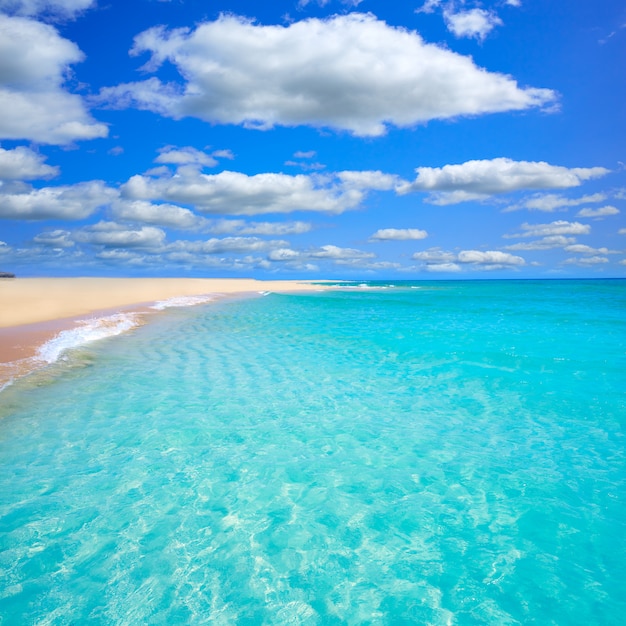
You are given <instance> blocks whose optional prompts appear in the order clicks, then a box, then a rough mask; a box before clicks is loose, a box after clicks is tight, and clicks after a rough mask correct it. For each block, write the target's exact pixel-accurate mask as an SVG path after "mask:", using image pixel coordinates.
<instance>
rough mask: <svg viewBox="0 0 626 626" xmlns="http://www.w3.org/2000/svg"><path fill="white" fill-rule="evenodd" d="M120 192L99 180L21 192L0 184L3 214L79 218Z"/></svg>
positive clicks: (62, 218)
mask: <svg viewBox="0 0 626 626" xmlns="http://www.w3.org/2000/svg"><path fill="white" fill-rule="evenodd" d="M117 195H118V194H117V191H115V190H114V189H111V188H109V187H107V186H106V185H105V184H104V183H103V182H102V181H99V180H93V181H88V182H84V183H78V184H76V185H71V186H59V187H44V188H42V189H28V190H26V191H23V192H20V193H3V191H2V188H1V187H0V218H7V219H20V220H45V219H59V220H78V219H83V218H86V217H89V216H90V215H91V214H92V213H93V212H94V211H95V210H96V209H98V208H99V207H101V206H104V205H106V204H109V203H110V202H112V201H113V200H115V198H117Z"/></svg>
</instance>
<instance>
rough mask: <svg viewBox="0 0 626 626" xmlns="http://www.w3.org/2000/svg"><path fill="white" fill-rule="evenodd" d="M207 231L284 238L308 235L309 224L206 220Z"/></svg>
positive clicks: (219, 233) (221, 233) (220, 233)
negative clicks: (285, 236)
mask: <svg viewBox="0 0 626 626" xmlns="http://www.w3.org/2000/svg"><path fill="white" fill-rule="evenodd" d="M206 224H207V226H206V230H208V231H209V232H212V233H214V234H216V235H225V234H238V235H265V236H284V235H301V234H303V233H308V232H309V231H310V230H311V228H312V225H311V224H310V223H309V222H299V221H296V222H246V221H245V220H206Z"/></svg>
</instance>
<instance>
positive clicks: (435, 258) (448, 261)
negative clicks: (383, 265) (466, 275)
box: [412, 248, 526, 272]
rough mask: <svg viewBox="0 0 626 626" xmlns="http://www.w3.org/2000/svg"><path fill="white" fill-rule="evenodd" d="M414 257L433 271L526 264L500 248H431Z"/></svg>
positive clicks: (490, 268)
mask: <svg viewBox="0 0 626 626" xmlns="http://www.w3.org/2000/svg"><path fill="white" fill-rule="evenodd" d="M412 258H413V260H415V261H421V262H422V263H425V264H426V269H427V270H428V271H431V272H458V271H461V270H462V266H463V265H466V266H469V267H471V268H472V269H477V270H499V269H511V268H515V267H521V266H523V265H526V261H525V260H524V259H523V258H522V257H520V256H515V255H513V254H510V253H508V252H502V251H500V250H485V251H482V250H462V251H461V252H458V253H455V252H447V251H445V250H442V249H441V248H430V249H428V250H423V251H421V252H416V253H415V254H414V255H413V256H412Z"/></svg>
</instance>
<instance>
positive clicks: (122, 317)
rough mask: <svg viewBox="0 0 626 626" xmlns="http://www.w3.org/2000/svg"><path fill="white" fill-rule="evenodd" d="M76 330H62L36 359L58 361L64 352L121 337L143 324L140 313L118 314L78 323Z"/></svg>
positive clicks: (41, 350) (48, 361) (44, 345)
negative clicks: (101, 340) (117, 336)
mask: <svg viewBox="0 0 626 626" xmlns="http://www.w3.org/2000/svg"><path fill="white" fill-rule="evenodd" d="M78 324H79V325H78V326H77V327H76V328H70V329H68V330H62V331H61V332H60V333H59V334H58V335H56V336H55V337H54V338H52V339H51V340H50V341H48V342H46V343H45V344H43V345H42V346H41V347H40V348H39V350H38V351H37V356H36V359H37V360H39V361H44V362H45V363H54V362H55V361H58V360H59V358H61V356H62V355H63V353H64V352H66V351H67V350H70V349H72V348H78V347H79V346H82V345H84V344H87V343H91V342H92V341H98V340H99V339H105V338H106V337H114V336H115V335H120V334H122V333H125V332H127V331H129V330H132V329H133V328H136V327H137V326H139V325H140V324H141V318H140V315H139V313H116V314H115V315H107V316H105V317H96V318H93V319H88V320H81V321H79V322H78Z"/></svg>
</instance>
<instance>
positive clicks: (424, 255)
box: [411, 248, 457, 264]
mask: <svg viewBox="0 0 626 626" xmlns="http://www.w3.org/2000/svg"><path fill="white" fill-rule="evenodd" d="M411 258H412V259H414V260H415V261H422V262H423V263H436V264H446V263H452V262H454V261H456V259H457V255H456V254H455V253H454V252H446V251H444V250H442V249H441V248H429V249H428V250H422V251H421V252H416V253H415V254H414V255H413V256H412V257H411Z"/></svg>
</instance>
